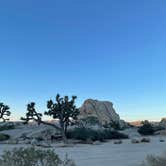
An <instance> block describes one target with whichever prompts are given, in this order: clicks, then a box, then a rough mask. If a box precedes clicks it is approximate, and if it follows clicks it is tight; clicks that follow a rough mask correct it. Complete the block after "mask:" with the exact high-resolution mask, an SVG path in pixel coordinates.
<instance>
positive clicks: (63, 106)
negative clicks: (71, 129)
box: [45, 94, 79, 125]
mask: <svg viewBox="0 0 166 166" xmlns="http://www.w3.org/2000/svg"><path fill="white" fill-rule="evenodd" d="M76 98H77V97H76V96H72V99H71V100H69V97H68V96H65V97H64V98H62V97H60V95H59V94H57V96H56V101H55V102H53V100H49V101H48V102H47V108H48V111H46V112H45V115H49V116H52V117H53V119H59V120H60V123H62V124H64V125H69V124H70V122H71V120H76V119H77V116H78V114H79V110H78V109H77V108H76V105H75V100H76Z"/></svg>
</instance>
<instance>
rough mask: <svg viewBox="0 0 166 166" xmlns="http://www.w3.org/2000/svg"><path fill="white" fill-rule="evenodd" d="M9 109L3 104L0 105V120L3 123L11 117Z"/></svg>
mask: <svg viewBox="0 0 166 166" xmlns="http://www.w3.org/2000/svg"><path fill="white" fill-rule="evenodd" d="M9 109H10V108H9V106H7V105H5V104H4V103H0V120H3V122H5V121H7V120H9V116H10V115H11V112H10V111H9Z"/></svg>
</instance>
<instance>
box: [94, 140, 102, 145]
mask: <svg viewBox="0 0 166 166" xmlns="http://www.w3.org/2000/svg"><path fill="white" fill-rule="evenodd" d="M93 145H101V142H100V141H95V142H93Z"/></svg>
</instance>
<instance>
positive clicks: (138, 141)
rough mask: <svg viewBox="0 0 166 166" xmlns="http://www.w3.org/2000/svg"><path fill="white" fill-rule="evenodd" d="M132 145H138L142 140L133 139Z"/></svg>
mask: <svg viewBox="0 0 166 166" xmlns="http://www.w3.org/2000/svg"><path fill="white" fill-rule="evenodd" d="M131 143H133V144H138V143H140V140H139V139H136V138H133V139H132V140H131Z"/></svg>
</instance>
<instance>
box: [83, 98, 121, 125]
mask: <svg viewBox="0 0 166 166" xmlns="http://www.w3.org/2000/svg"><path fill="white" fill-rule="evenodd" d="M80 116H81V117H84V118H85V117H88V116H95V117H97V118H98V119H99V121H100V123H101V124H106V123H107V124H108V123H110V122H115V123H118V124H119V122H120V117H119V115H118V114H117V113H116V112H115V109H114V108H113V103H111V102H109V101H98V100H93V99H88V100H86V101H85V102H84V103H83V105H82V106H81V108H80Z"/></svg>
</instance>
